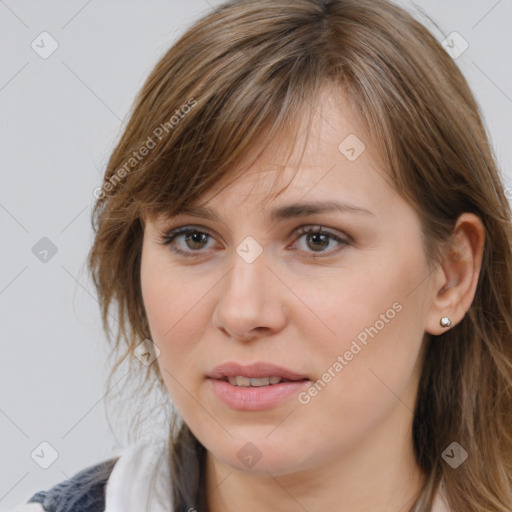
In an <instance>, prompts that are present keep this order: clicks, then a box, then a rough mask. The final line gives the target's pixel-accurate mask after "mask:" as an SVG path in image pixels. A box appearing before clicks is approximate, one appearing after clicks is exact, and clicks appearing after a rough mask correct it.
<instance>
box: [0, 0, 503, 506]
mask: <svg viewBox="0 0 512 512" xmlns="http://www.w3.org/2000/svg"><path fill="white" fill-rule="evenodd" d="M219 3H220V2H216V1H213V0H208V1H206V0H187V1H185V2H179V1H177V0H169V1H166V2H164V1H162V0H160V1H158V0H151V1H145V2H142V1H133V0H132V1H124V2H122V1H120V0H103V1H101V2H100V1H99V0H89V1H85V0H67V1H66V2H64V1H62V0H61V1H58V0H53V1H47V2H41V1H35V0H31V1H19V2H14V0H5V1H4V0H0V48H1V49H2V65H1V69H0V107H1V115H0V147H1V151H0V176H1V186H0V226H1V242H0V244H1V247H2V250H1V251H0V308H1V322H0V340H1V345H0V346H1V358H0V434H1V435H0V461H1V463H0V510H4V511H5V510H8V509H10V508H12V507H14V506H15V505H17V504H19V503H21V502H23V501H25V500H26V499H28V497H29V496H31V495H32V494H33V493H34V492H36V491H38V490H42V489H47V488H49V487H50V486H52V485H54V484H55V483H57V482H60V481H62V480H64V479H66V478H69V477H70V476H72V475H73V474H74V473H75V472H77V471H79V470H80V469H83V468H84V467H86V466H88V465H90V464H94V463H96V462H98V461H100V460H102V459H104V458H107V457H109V456H110V455H111V454H113V453H115V452H116V450H117V449H119V448H120V447H121V446H122V445H123V443H124V442H125V441H124V440H123V439H124V438H123V435H125V433H123V432H122V428H120V427H116V428H111V424H110V423H109V422H107V417H106V414H105V400H104V397H105V394H106V389H105V386H104V382H105V377H106V374H107V368H108V365H107V363H108V362H105V354H106V350H105V345H106V341H105V336H104V334H103V333H102V331H101V327H100V317H99V307H98V304H97V301H96V299H95V297H94V293H93V288H92V284H91V282H90V280H89V277H88V275H87V273H86V272H85V266H84V261H85V257H86V255H87V252H88V250H89V248H90V245H91V242H92V229H91V223H90V213H91V206H92V204H93V195H92V192H93V190H94V188H95V187H97V186H99V185H100V184H101V178H102V172H103V169H104V166H105V164H106V162H107V158H108V156H109V153H110V151H111V150H112V149H113V144H114V142H115V141H116V139H117V137H118V135H119V133H120V130H121V128H122V123H123V120H125V116H126V114H127V112H128V109H129V107H130V105H131V103H132V101H133V98H134V96H135V94H136V92H137V91H138V89H139V88H140V87H141V85H142V83H143V80H144V79H145V77H146V76H147V74H148V73H149V72H150V70H151V69H152V67H153V66H154V64H155V63H156V61H157V59H158V58H159V57H160V56H161V55H162V54H163V53H164V52H165V50H166V49H167V48H168V47H169V46H170V45H171V44H172V42H173V41H174V40H175V39H176V38H177V37H178V35H180V34H181V33H182V32H183V31H184V30H185V29H186V27H188V26H189V25H190V24H191V23H192V22H193V21H194V20H195V19H197V18H198V17H200V16H201V15H203V14H205V13H206V12H207V11H209V10H210V9H211V8H212V6H214V5H218V4H219ZM417 5H419V6H421V7H423V8H424V9H425V11H426V12H427V14H428V15H429V16H431V17H432V18H433V19H434V20H435V21H436V23H437V24H438V25H439V26H440V28H441V30H442V32H443V33H439V32H436V37H437V38H438V39H439V40H443V39H444V38H445V37H446V36H447V35H448V34H450V33H451V32H453V31H457V32H458V33H460V34H461V35H462V37H463V38H464V39H465V40H466V41H467V42H468V44H469V48H468V50H467V51H466V52H465V53H464V54H462V55H461V56H460V57H459V58H457V62H458V63H459V64H460V66H461V67H462V69H463V71H464V73H465V75H466V77H467V78H468V80H469V82H470V84H471V86H472V88H473V90H474V92H475V94H476V96H477V100H478V101H479V103H480V105H481V107H482V111H483V113H484V116H485V122H486V124H487V126H488V130H489V133H490V136H491V139H492V142H493V145H494V148H495V151H496V155H497V158H498V161H499V163H500V165H501V168H502V170H503V174H504V177H505V181H506V184H507V186H508V185H510V184H512V174H511V172H512V166H511V162H512V149H511V144H510V129H511V122H510V120H511V114H512V80H511V78H512V69H511V57H510V48H512V32H511V31H510V22H511V21H512V0H500V1H496V0H472V1H467V0H451V1H449V2H446V1H445V0H435V1H427V0H422V1H421V2H418V4H417ZM420 19H421V18H420ZM424 21H425V20H424ZM43 31H47V32H49V33H50V34H51V36H52V37H53V38H54V39H55V40H56V41H57V42H58V45H59V47H58V49H57V50H56V51H55V52H54V53H53V54H52V55H51V56H50V57H48V58H47V59H43V58H41V57H40V56H39V55H38V54H37V53H36V52H35V51H34V50H33V49H32V48H31V43H32V41H33V40H36V42H37V41H38V40H39V39H37V38H38V36H39V34H40V33H41V32H43ZM46 48H48V45H47V44H46ZM507 49H508V50H507ZM511 190H512V189H511ZM43 237H47V238H49V239H50V240H51V241H52V243H53V244H54V245H55V246H56V248H57V253H56V254H55V255H54V256H53V257H51V258H50V255H49V256H48V261H47V262H45V263H44V262H42V261H40V260H39V259H38V258H37V257H36V256H35V255H34V253H33V251H32V248H33V247H34V245H35V244H36V243H38V241H39V240H40V239H41V238H43ZM50 254H51V253H50ZM125 384H126V386H128V383H123V382H120V384H119V386H121V387H123V386H125ZM148 417H149V414H148ZM153 422H154V423H155V424H158V420H157V419H156V417H152V416H151V417H150V424H151V425H152V424H153ZM155 429H156V427H155ZM128 434H129V433H128ZM148 435H152V434H151V431H150V432H149V434H148ZM43 441H46V442H48V443H50V445H51V446H52V447H54V449H55V450H56V451H57V453H58V458H57V459H56V460H55V462H54V463H53V464H52V465H50V466H49V467H48V468H47V469H43V468H42V467H40V465H38V464H37V463H36V462H35V461H34V460H33V459H32V458H31V453H32V452H33V451H34V450H35V449H37V448H38V447H39V446H40V443H41V442H43ZM38 449H39V453H43V452H44V453H45V457H47V456H48V454H49V453H50V450H48V449H45V448H44V446H43V452H41V451H40V450H41V448H38ZM43 458H44V457H43ZM43 462H44V461H43Z"/></svg>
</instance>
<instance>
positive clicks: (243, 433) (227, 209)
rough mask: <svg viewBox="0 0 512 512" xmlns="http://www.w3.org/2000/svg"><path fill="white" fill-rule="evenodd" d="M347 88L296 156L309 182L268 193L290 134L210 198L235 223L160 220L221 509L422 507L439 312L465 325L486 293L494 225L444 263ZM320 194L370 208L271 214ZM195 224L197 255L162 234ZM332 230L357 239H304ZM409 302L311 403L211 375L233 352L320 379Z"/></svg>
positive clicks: (166, 352)
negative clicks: (305, 230) (254, 391)
mask: <svg viewBox="0 0 512 512" xmlns="http://www.w3.org/2000/svg"><path fill="white" fill-rule="evenodd" d="M336 94H337V96H336V99H335V97H334V95H333V91H332V90H325V91H323V92H322V94H321V97H320V99H321V101H319V104H318V105H317V106H316V107H315V110H316V112H317V113H315V115H314V122H313V127H312V130H311V133H310V135H309V138H308V140H307V146H306V150H305V153H304V155H303V159H302V160H301V161H300V163H299V165H298V171H297V169H296V165H295V164H297V163H298V161H299V160H298V156H297V155H298V153H297V155H295V154H294V156H293V157H292V159H291V160H290V161H289V162H288V164H287V166H286V167H283V170H282V172H283V174H282V176H283V177H285V181H286V182H288V179H292V177H293V182H292V185H291V186H290V187H288V188H287V189H285V190H284V191H283V192H282V193H281V194H279V195H277V196H275V195H274V196H272V197H271V196H270V195H269V194H270V192H271V191H273V190H274V189H273V183H274V179H275V170H272V169H271V168H269V164H277V165H283V161H282V151H281V152H280V148H279V147H278V146H277V145H276V146H274V147H269V148H267V149H266V150H265V152H264V153H263V154H262V155H261V157H260V158H259V159H258V160H257V161H256V162H255V164H254V165H253V166H252V167H251V168H250V169H249V170H247V171H246V172H244V173H243V174H242V175H241V176H240V177H239V178H238V179H237V180H236V181H234V182H233V183H231V184H229V185H228V186H219V187H218V189H216V190H214V191H212V193H211V194H210V195H209V196H208V197H206V198H205V201H204V203H203V204H207V205H208V206H209V207H210V208H212V209H214V210H215V212H216V213H217V214H219V215H220V216H221V217H222V221H216V220H215V221H214V220H206V219H203V218H198V217H192V216H189V215H186V216H179V217H175V218H171V219H164V218H146V219H145V231H144V241H143V249H142V262H141V284H142V293H143V299H144V304H145V309H146V313H147V316H148V321H149V325H150V330H151V334H152V339H153V341H154V343H155V344H156V345H157V346H158V348H159V349H160V351H161V353H160V356H159V357H158V359H157V364H158V365H159V369H160V371H161V373H162V376H163V379H164V381H165V384H166V386H167V389H168V392H169V394H170V396H171V397H172V400H173V401H174V403H175V404H176V406H177V408H178V410H179V411H180V413H181V414H182V416H183V418H184V420H185V422H186V423H187V424H188V426H189V427H190V429H191V430H192V432H193V433H194V434H195V436H196V437H197V438H198V439H199V440H200V441H201V443H202V444H203V445H204V446H205V447H206V449H207V451H208V455H207V487H208V492H209V494H208V503H209V508H210V510H211V512H221V511H235V510H236V511H238V510H245V511H266V510H275V511H283V512H285V511H286V512H288V511H290V512H291V511H299V510H310V511H313V510H337V511H341V512H345V511H346V512H348V511H350V512H362V511H375V510H379V511H382V512H386V511H389V512H397V511H399V510H401V511H407V510H410V507H411V504H412V500H413V499H414V498H415V497H416V495H417V493H418V492H419V491H420V488H421V485H422V484H423V482H424V475H423V473H422V471H421V470H420V468H419V467H418V466H417V464H416V461H415V458H414V453H413V444H412V420H413V411H414V405H415V399H416V394H417V387H418V381H419V376H420V371H421V367H422V362H423V353H424V352H423V349H424V347H425V343H424V339H425V333H430V334H434V335H438V334H441V333H443V332H445V330H446V329H445V328H443V327H441V326H440V325H439V320H440V318H441V317H442V316H448V317H450V318H451V320H452V326H453V325H455V324H456V323H457V322H459V321H460V320H461V319H462V318H463V316H464V314H465V313H466V311H467V310H468V308H469V306H470V305H471V302H472V300H473V297H474V292H475V288H476V283H477V279H478V273H479V269H480V265H481V255H482V247H483V240H484V230H483V227H482V224H481V222H480V220H479V219H478V218H477V217H475V216H474V215H472V214H463V215H462V216H461V217H460V218H459V220H458V222H457V224H456V227H455V234H456V238H455V240H456V243H455V245H454V247H453V248H452V250H451V251H450V252H447V256H446V259H445V260H444V261H443V262H442V264H441V265H436V266H434V267H433V268H432V267H430V266H429V265H428V261H427V259H426V256H425V254H424V252H423V246H422V238H421V237H422V235H421V223H420V220H419V218H418V216H417V215H416V213H415V212H414V210H413V208H412V206H411V205H409V204H408V203H407V202H406V201H405V200H404V199H403V198H402V197H401V196H400V195H399V194H398V193H397V192H396V191H395V190H394V189H393V188H392V187H391V185H390V184H389V180H388V179H384V178H385V172H386V171H385V167H384V165H383V163H382V161H381V160H380V159H379V157H378V155H377V154H376V152H375V151H374V149H373V147H372V144H371V140H369V139H368V138H366V137H365V135H364V130H363V129H362V127H361V125H360V123H359V121H358V119H357V117H356V116H355V115H354V114H353V112H351V110H350V108H349V106H348V104H347V103H346V101H345V99H344V97H343V95H342V94H341V95H340V91H337V92H336ZM301 133H302V132H301ZM350 134H356V135H358V137H359V138H360V139H361V140H362V141H363V142H364V144H365V145H366V150H365V151H364V152H363V153H362V154H361V155H360V156H359V157H358V158H357V159H356V160H355V161H349V160H348V159H347V158H346V157H345V156H344V155H343V154H342V153H341V152H340V151H339V150H338V146H339V144H340V143H341V142H342V141H343V140H344V139H345V138H346V137H347V136H348V135H350ZM248 156H249V155H248ZM296 157H297V158H296ZM242 164H243V163H242ZM242 164H241V165H242ZM242 167H243V165H242ZM269 198H270V199H269ZM306 200H307V201H316V200H318V201H323V200H338V201H342V202H346V203H350V204H353V205H356V206H357V207H361V208H365V209H367V210H369V211H370V212H371V213H370V214H362V213H355V212H350V211H347V212H330V213H317V214H313V215H308V216H306V217H301V218H291V219H286V220H283V221H280V222H277V223H276V222H273V221H272V220H270V218H269V212H270V211H271V210H272V209H273V208H275V207H277V206H282V205H285V204H290V203H294V202H304V201H306ZM233 212H236V215H234V214H233ZM187 225H189V226H190V225H192V226H194V227H195V228H197V229H198V230H199V231H200V232H204V233H207V235H209V236H207V237H206V240H205V241H203V242H201V239H199V243H198V242H197V239H196V242H195V243H194V242H190V241H189V243H188V245H187V242H186V239H185V236H184V235H180V236H178V238H176V239H175V240H174V245H175V246H177V247H178V248H180V249H182V250H184V251H188V254H192V253H193V254H196V256H195V257H194V256H193V255H192V257H188V256H182V255H178V254H176V253H174V252H173V251H172V250H171V247H172V246H168V245H167V246H166V245H163V244H161V243H160V240H161V237H162V236H163V235H164V234H165V233H166V232H167V231H169V230H170V229H173V228H176V227H180V226H187ZM318 225H320V226H322V227H323V230H324V231H327V232H329V233H332V234H334V235H335V236H339V237H340V238H341V239H345V240H348V242H347V243H345V244H339V243H338V242H336V240H335V239H333V238H328V239H327V240H328V241H324V242H322V241H320V242H319V241H318V239H315V238H314V237H311V236H309V237H308V235H300V234H294V230H296V229H297V228H298V227H300V226H310V227H312V228H314V227H316V226H318ZM247 236H251V237H253V238H254V239H255V240H257V242H258V243H259V244H260V246H261V248H262V249H263V252H262V254H261V255H260V256H259V257H258V258H257V259H256V260H255V261H254V262H252V263H247V262H246V261H245V260H244V259H243V258H242V257H240V256H239V255H238V254H237V252H236V248H237V247H238V246H239V245H240V244H241V242H242V241H243V240H244V239H245V238H246V237H247ZM198 253H200V254H199V255H197V254H198ZM313 256H315V257H314V258H313ZM396 303H399V304H400V305H401V310H400V311H399V312H396V314H395V315H394V316H393V318H392V319H391V320H389V319H388V322H385V325H384V327H383V328H381V329H379V330H378V334H377V335H375V336H374V337H373V338H368V342H367V345H366V346H362V347H363V348H362V350H361V351H360V352H358V353H357V355H354V356H353V358H352V360H350V361H348V364H347V365H346V366H344V367H343V369H342V371H340V372H334V374H335V377H333V378H332V379H331V381H330V382H329V383H328V384H327V385H326V386H325V387H324V388H323V389H322V390H321V391H320V392H318V393H317V395H316V396H314V397H311V400H310V401H309V403H307V404H303V403H300V402H299V400H298V398H297V396H292V397H291V398H289V399H286V400H285V401H283V402H282V403H280V404H279V405H277V406H274V407H272V408H271V409H268V410H264V411H249V412H247V411H237V410H233V409H231V408H229V407H228V406H227V405H225V404H224V403H223V402H222V401H220V400H219V399H218V398H217V396H216V395H215V394H214V393H213V391H212V389H211V386H210V383H209V382H208V380H207V379H206V374H207V373H208V372H209V371H211V370H212V369H213V368H214V367H215V366H217V365H218V364H220V363H223V362H226V361H237V362H240V363H242V364H248V363H251V362H255V361H271V362H273V363H275V364H278V365H280V366H284V367H287V368H290V369H292V370H294V371H296V372H298V373H301V374H306V375H307V376H308V377H310V379H311V380H312V381H316V380H318V379H321V378H322V375H324V374H325V373H326V372H328V369H329V368H332V367H333V364H334V363H335V361H336V360H337V358H338V356H340V355H343V354H344V353H345V352H346V351H347V350H349V348H350V346H351V343H352V342H353V340H355V339H357V336H358V335H359V334H360V333H361V332H362V331H364V329H365V328H368V327H370V326H375V325H376V321H377V320H379V319H381V318H382V317H381V315H382V314H385V313H386V311H388V310H389V309H390V308H391V309H392V305H393V304H396ZM379 325H380V324H379ZM360 345H361V344H360ZM332 373H333V371H332V370H331V376H332ZM306 389H307V388H306ZM248 442H251V443H252V444H254V445H255V446H256V447H257V449H258V450H259V452H260V453H261V459H260V460H259V461H258V462H257V463H256V464H255V465H254V466H252V467H250V468H249V467H247V466H246V465H245V464H244V463H243V462H242V461H241V460H240V459H239V458H238V457H237V452H238V451H239V450H240V449H241V448H242V447H243V446H244V445H245V444H246V443H248Z"/></svg>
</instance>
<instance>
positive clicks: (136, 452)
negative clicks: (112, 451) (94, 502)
mask: <svg viewBox="0 0 512 512" xmlns="http://www.w3.org/2000/svg"><path fill="white" fill-rule="evenodd" d="M168 453H169V451H168V443H167V441H166V440H157V441H154V440H151V441H147V440H146V441H142V442H139V443H137V444H135V445H133V446H131V447H129V448H128V449H127V450H126V451H124V452H123V453H122V454H121V456H120V457H119V460H118V461H117V462H116V464H115V466H114V469H113V470H112V473H111V474H110V477H109V479H108V482H107V485H106V488H105V512H171V511H172V510H173V506H172V489H171V474H170V468H169V464H168Z"/></svg>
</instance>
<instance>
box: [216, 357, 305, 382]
mask: <svg viewBox="0 0 512 512" xmlns="http://www.w3.org/2000/svg"><path fill="white" fill-rule="evenodd" d="M208 377H209V378H210V379H215V380H224V381H229V382H231V383H232V384H235V385H241V386H247V385H254V386H264V385H269V384H270V385H275V384H277V383H278V382H282V381H285V382H287V381H298V380H309V379H308V377H307V376H306V375H304V374H300V373H297V372H294V371H292V370H289V369H287V368H283V367H281V366H276V365H275V364H272V363H266V362H260V363H253V364H250V365H241V364H238V363H234V362H227V363H223V364H221V365H219V366H216V367H215V368H214V369H213V370H212V372H211V373H209V374H208ZM234 379H236V380H234ZM263 379H268V382H266V381H265V380H263ZM276 379H279V381H277V380H276Z"/></svg>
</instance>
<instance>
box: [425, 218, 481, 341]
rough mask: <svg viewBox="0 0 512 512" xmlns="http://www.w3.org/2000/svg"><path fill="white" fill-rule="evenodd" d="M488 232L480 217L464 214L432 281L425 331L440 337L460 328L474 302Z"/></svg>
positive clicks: (456, 226)
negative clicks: (486, 232) (451, 329)
mask: <svg viewBox="0 0 512 512" xmlns="http://www.w3.org/2000/svg"><path fill="white" fill-rule="evenodd" d="M484 241H485V229H484V226H483V224H482V221H481V220H480V218H479V217H477V216H476V215H474V214H472V213H463V214H462V215H461V216H460V217H459V218H458V219H457V223H456V225H455V228H454V232H453V238H452V241H451V242H450V243H449V245H448V246H447V247H446V249H445V251H444V256H443V261H442V262H441V264H440V268H438V272H437V273H436V275H435V278H434V279H433V288H432V297H431V307H430V311H429V313H428V317H427V319H426V320H427V323H426V326H425V330H426V332H428V333H429V334H433V335H440V334H442V333H443V332H446V331H447V330H448V329H450V328H451V327H453V326H455V325H457V324H458V323H459V322H460V321H461V320H462V319H463V318H464V315H465V314H466V312H467V311H468V309H469V308H470V306H471V303H472V302H473V298H474V296H475V293H476V287H477V284H478V277H479V275H480V269H481V265H482V257H483V248H484Z"/></svg>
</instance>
